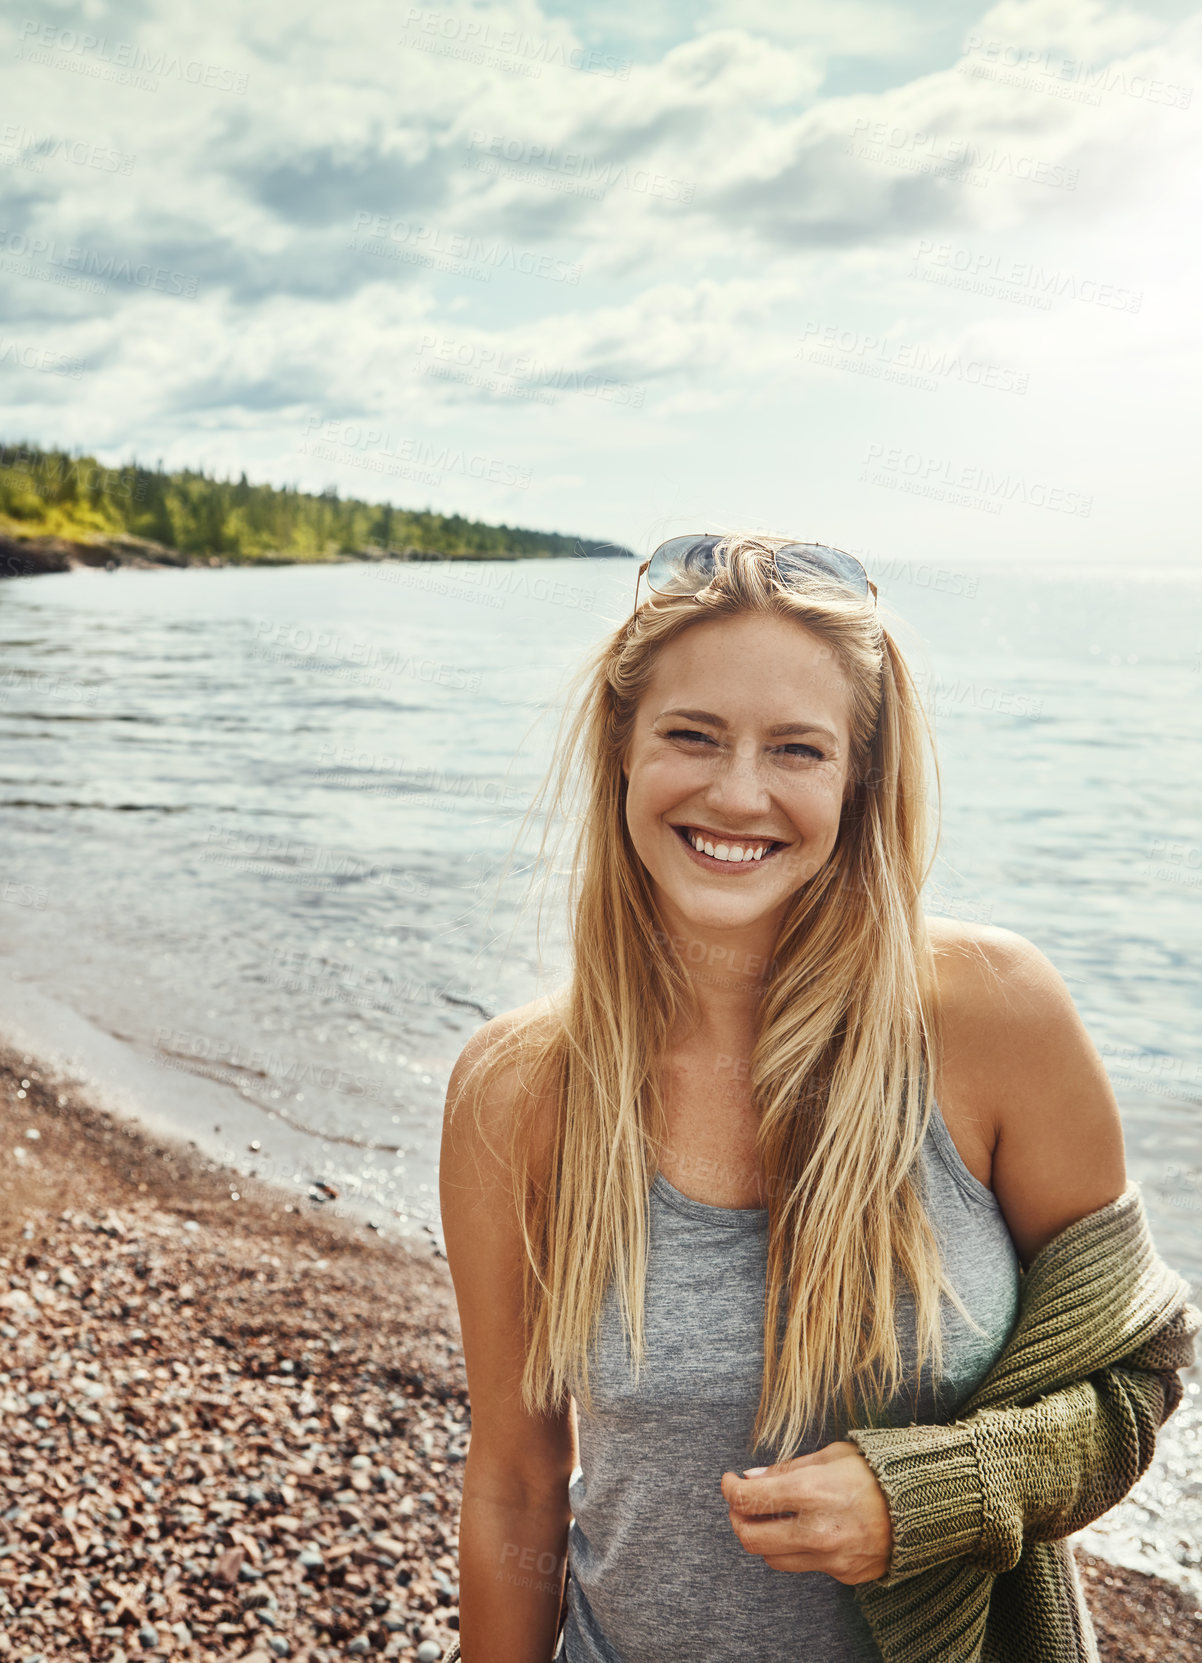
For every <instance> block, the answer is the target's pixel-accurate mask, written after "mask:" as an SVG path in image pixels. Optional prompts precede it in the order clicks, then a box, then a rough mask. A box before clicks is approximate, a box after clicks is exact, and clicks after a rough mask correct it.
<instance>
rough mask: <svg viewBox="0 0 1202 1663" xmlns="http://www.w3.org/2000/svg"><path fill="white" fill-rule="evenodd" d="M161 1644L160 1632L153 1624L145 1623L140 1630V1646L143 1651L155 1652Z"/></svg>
mask: <svg viewBox="0 0 1202 1663" xmlns="http://www.w3.org/2000/svg"><path fill="white" fill-rule="evenodd" d="M158 1643H159V1631H158V1629H157V1628H155V1627H154V1626H153V1625H152V1624H151V1623H143V1624H142V1626H141V1628H140V1629H139V1630H138V1644H139V1645H140V1646H141V1647H142V1650H143V1651H153V1650H154V1648H155V1647H156V1646H157V1645H158Z"/></svg>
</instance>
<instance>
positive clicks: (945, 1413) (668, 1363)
mask: <svg viewBox="0 0 1202 1663" xmlns="http://www.w3.org/2000/svg"><path fill="white" fill-rule="evenodd" d="M920 1166H921V1169H922V1172H921V1177H922V1182H923V1184H924V1186H925V1188H924V1192H923V1194H924V1202H925V1205H926V1209H927V1215H928V1217H929V1218H930V1220H931V1223H932V1225H933V1227H934V1229H935V1233H936V1236H937V1238H938V1240H939V1244H940V1248H941V1251H942V1253H943V1255H944V1262H945V1264H946V1267H947V1271H948V1275H949V1278H950V1280H951V1282H952V1285H953V1286H954V1287H955V1289H956V1291H957V1292H958V1293H959V1295H960V1297H961V1299H962V1300H963V1301H964V1304H965V1306H966V1307H967V1309H968V1310H969V1312H970V1313H971V1314H972V1316H973V1317H974V1318H975V1319H976V1321H977V1322H978V1323H980V1324H981V1326H982V1327H983V1328H984V1329H985V1331H986V1337H984V1338H982V1337H981V1336H980V1335H978V1334H976V1333H974V1331H973V1330H972V1329H971V1328H969V1327H968V1326H967V1324H966V1323H965V1322H964V1320H963V1318H962V1317H961V1316H960V1314H959V1312H958V1311H957V1310H956V1309H955V1307H954V1306H953V1305H952V1304H951V1302H950V1301H949V1300H948V1299H947V1298H946V1296H945V1297H944V1301H943V1346H944V1352H943V1359H944V1361H943V1373H942V1375H941V1377H940V1378H939V1379H938V1381H937V1382H936V1381H932V1379H931V1368H930V1364H929V1362H928V1364H927V1366H926V1367H925V1368H924V1369H923V1383H922V1386H921V1388H920V1389H919V1391H918V1393H917V1395H915V1392H914V1378H915V1375H916V1369H915V1367H914V1363H915V1358H916V1353H917V1343H916V1327H915V1322H914V1305H913V1295H912V1293H911V1291H910V1289H909V1288H908V1287H907V1286H905V1285H904V1284H903V1287H902V1290H901V1294H900V1296H899V1299H898V1304H897V1308H896V1314H895V1320H896V1324H897V1332H898V1338H899V1343H900V1344H901V1348H902V1354H903V1358H904V1359H905V1360H906V1376H905V1382H904V1384H903V1389H902V1391H900V1392H899V1393H898V1394H897V1396H895V1398H894V1399H892V1400H891V1402H890V1404H889V1405H888V1406H887V1412H888V1413H889V1415H890V1418H891V1419H895V1420H896V1421H897V1422H899V1423H903V1424H905V1423H908V1422H910V1421H918V1422H926V1421H935V1420H944V1421H945V1420H950V1419H954V1418H955V1413H956V1410H957V1409H958V1407H959V1405H960V1404H961V1403H963V1402H964V1401H965V1400H966V1399H967V1398H968V1397H970V1396H971V1394H972V1392H973V1391H974V1389H975V1388H976V1386H977V1385H978V1384H979V1382H980V1381H981V1380H982V1379H983V1378H984V1376H985V1374H986V1372H987V1371H988V1369H989V1367H990V1365H991V1364H992V1363H993V1361H994V1360H995V1358H996V1357H997V1356H998V1354H999V1353H1000V1352H1001V1350H1002V1348H1003V1346H1004V1345H1005V1343H1006V1341H1007V1339H1008V1338H1009V1336H1010V1333H1011V1331H1012V1329H1013V1327H1014V1323H1015V1320H1016V1318H1017V1315H1018V1291H1019V1276H1020V1271H1019V1259H1018V1255H1017V1253H1016V1252H1015V1249H1014V1244H1013V1242H1012V1240H1011V1238H1010V1232H1009V1230H1008V1229H1007V1227H1006V1222H1005V1220H1004V1218H1003V1217H1002V1213H1001V1210H1000V1208H999V1207H998V1204H997V1201H996V1200H995V1198H994V1196H993V1194H992V1192H991V1191H990V1190H988V1189H987V1188H986V1187H985V1185H984V1184H982V1183H981V1182H980V1180H979V1179H977V1178H974V1177H973V1175H972V1173H970V1172H969V1170H968V1168H967V1167H966V1166H965V1165H964V1162H963V1161H962V1160H961V1158H960V1155H959V1152H958V1150H957V1149H956V1146H955V1144H954V1142H953V1141H952V1137H951V1134H950V1133H949V1131H948V1129H947V1126H946V1124H945V1122H944V1120H943V1116H942V1114H941V1113H940V1112H939V1109H938V1106H936V1107H935V1108H934V1109H933V1111H932V1114H931V1118H930V1121H929V1123H928V1130H927V1135H926V1138H925V1139H924V1141H923V1145H922V1149H921V1152H920ZM767 1232H768V1211H767V1209H766V1208H761V1207H751V1208H737V1207H711V1206H709V1205H708V1204H707V1203H705V1202H701V1201H694V1200H692V1199H691V1198H690V1197H688V1196H685V1195H682V1194H681V1193H680V1191H679V1190H677V1189H675V1188H674V1187H673V1186H672V1185H671V1184H670V1183H669V1182H668V1181H667V1179H666V1178H665V1177H664V1176H663V1174H662V1173H658V1174H657V1175H656V1177H655V1179H654V1182H653V1183H652V1186H651V1191H650V1196H649V1243H648V1258H647V1280H646V1291H645V1295H644V1301H645V1304H644V1332H645V1337H646V1356H645V1360H644V1364H643V1368H642V1371H641V1375H640V1379H639V1384H638V1389H637V1390H636V1389H635V1387H634V1385H633V1380H632V1374H631V1368H630V1363H629V1358H628V1353H627V1350H626V1341H625V1335H624V1334H623V1332H622V1326H621V1315H620V1311H619V1307H618V1303H617V1297H616V1293H615V1290H614V1288H613V1286H612V1284H611V1286H610V1288H609V1290H608V1291H607V1294H606V1297H605V1301H604V1304H603V1307H602V1319H601V1326H600V1330H599V1333H598V1336H597V1341H596V1349H595V1351H594V1352H593V1353H591V1354H590V1365H589V1374H590V1383H591V1385H592V1388H593V1395H594V1400H595V1413H594V1414H593V1415H586V1414H585V1412H584V1410H583V1408H582V1406H581V1405H580V1404H579V1403H577V1406H576V1407H577V1423H578V1430H579V1450H580V1464H579V1466H577V1467H576V1468H575V1470H574V1471H573V1473H572V1475H571V1479H570V1482H569V1488H568V1495H569V1501H570V1504H571V1508H572V1513H573V1518H572V1522H571V1525H570V1527H569V1531H568V1588H567V1593H568V1609H567V1616H566V1618H565V1622H564V1629H563V1635H562V1638H561V1642H560V1649H559V1650H558V1651H557V1653H556V1656H557V1658H558V1659H560V1660H561V1663H743V1660H744V1659H746V1658H748V1657H751V1656H754V1657H756V1658H758V1659H763V1663H880V1660H881V1654H880V1651H879V1649H878V1648H877V1646H876V1645H875V1643H874V1641H873V1639H872V1635H871V1632H870V1630H869V1628H868V1626H867V1623H866V1622H865V1620H864V1618H863V1616H862V1614H861V1612H860V1608H859V1605H858V1603H857V1601H856V1598H855V1593H854V1591H853V1589H852V1588H851V1587H848V1586H845V1585H844V1584H843V1583H841V1582H837V1581H836V1580H835V1579H834V1577H831V1576H828V1575H826V1574H825V1573H824V1572H821V1571H809V1572H801V1571H779V1570H774V1569H773V1568H772V1567H770V1566H769V1565H767V1564H766V1563H765V1561H764V1560H763V1559H762V1558H761V1557H760V1556H759V1555H758V1554H751V1553H748V1552H747V1551H746V1549H744V1548H743V1546H742V1545H741V1544H740V1542H739V1539H738V1537H737V1536H736V1535H735V1533H734V1530H733V1529H732V1527H731V1524H730V1518H729V1514H728V1511H727V1507H726V1503H725V1501H724V1500H723V1498H722V1492H721V1489H720V1480H721V1477H722V1474H723V1473H724V1472H726V1471H731V1472H741V1471H742V1470H743V1468H744V1467H748V1466H760V1465H764V1464H767V1463H768V1462H770V1460H771V1455H770V1454H765V1453H764V1451H763V1450H761V1451H760V1453H759V1457H758V1459H757V1458H756V1457H755V1456H754V1455H753V1453H752V1449H751V1443H750V1439H751V1431H752V1426H753V1423H754V1420H755V1410H756V1405H757V1403H758V1401H759V1394H760V1379H761V1374H762V1371H763V1362H764V1353H763V1335H762V1329H761V1324H762V1320H763V1310H764V1289H765V1283H766V1273H767V1251H768V1235H767ZM594 1359H595V1361H594ZM833 1436H834V1434H832V1433H831V1432H830V1431H829V1429H828V1426H827V1422H826V1420H825V1419H824V1422H823V1429H822V1430H820V1431H818V1432H816V1433H815V1434H814V1435H813V1436H807V1437H806V1438H805V1439H803V1441H802V1442H801V1443H800V1444H798V1446H797V1447H796V1449H795V1450H794V1451H793V1453H794V1454H795V1455H804V1454H808V1453H809V1452H810V1451H811V1450H815V1449H820V1448H821V1447H822V1446H823V1445H824V1444H827V1443H830V1442H831V1441H832V1437H833Z"/></svg>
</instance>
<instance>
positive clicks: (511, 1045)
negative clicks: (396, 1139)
mask: <svg viewBox="0 0 1202 1663" xmlns="http://www.w3.org/2000/svg"><path fill="white" fill-rule="evenodd" d="M559 1010H560V997H559V995H557V994H553V993H552V994H544V995H541V996H540V997H539V998H537V999H531V1000H529V1001H528V1002H527V1003H526V1004H524V1005H518V1006H516V1007H515V1008H514V1009H513V1010H509V1011H502V1012H500V1013H499V1014H498V1015H496V1016H493V1017H490V1018H489V1020H488V1021H487V1022H485V1023H483V1024H482V1025H481V1026H480V1027H479V1028H477V1029H476V1031H475V1032H474V1033H473V1034H472V1035H471V1036H470V1037H469V1039H468V1041H467V1043H466V1044H465V1045H464V1047H463V1049H462V1051H461V1052H460V1053H459V1056H458V1058H457V1059H456V1062H455V1066H454V1068H453V1069H452V1070H451V1078H450V1081H449V1082H448V1085H447V1098H446V1112H445V1123H446V1125H447V1126H448V1128H449V1127H450V1126H451V1123H452V1121H455V1122H456V1123H457V1127H458V1128H459V1129H460V1130H461V1135H465V1136H468V1137H471V1138H472V1139H473V1140H474V1139H476V1138H479V1137H483V1139H484V1141H486V1142H488V1143H490V1144H491V1143H492V1141H493V1134H495V1133H499V1132H508V1131H509V1130H510V1129H511V1127H512V1123H513V1119H514V1116H515V1114H517V1113H518V1112H519V1110H525V1111H528V1124H529V1125H530V1126H531V1129H532V1132H533V1133H534V1135H535V1139H536V1144H537V1145H538V1146H539V1147H543V1146H545V1145H546V1142H547V1140H548V1138H549V1137H550V1135H551V1131H552V1129H553V1116H552V1113H551V1109H552V1104H551V1103H550V1101H549V1100H548V1099H547V1098H546V1096H545V1094H544V1095H543V1096H542V1097H541V1098H536V1096H535V1095H534V1094H533V1093H532V1091H531V1089H530V1080H531V1077H532V1066H531V1065H532V1064H535V1063H537V1060H538V1055H539V1052H540V1051H541V1050H542V1049H543V1048H544V1047H545V1046H546V1045H547V1044H548V1043H549V1042H550V1040H551V1039H552V1037H553V1035H554V1033H555V1031H556V1026H557V1019H558V1013H559ZM481 1071H483V1072H484V1077H485V1082H486V1083H485V1085H484V1088H483V1090H482V1091H481V1092H480V1093H479V1094H476V1093H475V1091H474V1087H475V1083H476V1081H477V1080H478V1078H479V1076H480V1073H481ZM469 1100H470V1108H471V1110H472V1111H473V1112H472V1113H471V1114H470V1115H469V1116H467V1119H468V1120H470V1122H471V1126H470V1130H469V1129H468V1128H467V1126H466V1125H465V1117H464V1116H463V1115H460V1114H458V1113H457V1111H458V1110H459V1109H461V1108H462V1109H464V1110H467V1109H468V1108H469Z"/></svg>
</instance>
